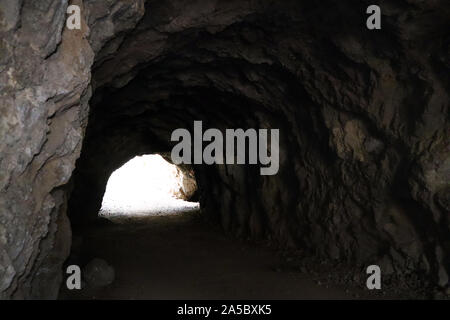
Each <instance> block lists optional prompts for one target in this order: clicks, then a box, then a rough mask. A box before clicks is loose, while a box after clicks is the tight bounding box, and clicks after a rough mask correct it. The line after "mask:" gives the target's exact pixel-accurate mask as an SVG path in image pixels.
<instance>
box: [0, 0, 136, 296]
mask: <svg viewBox="0 0 450 320" xmlns="http://www.w3.org/2000/svg"><path fill="white" fill-rule="evenodd" d="M138 3H139V2H136V4H130V3H129V2H127V1H125V2H124V1H112V2H111V1H109V2H104V1H84V6H83V3H82V2H81V1H73V4H78V5H80V6H81V8H82V12H83V16H82V29H81V30H69V29H67V28H65V24H66V9H67V6H68V1H66V0H62V1H59V0H58V1H56V0H42V1H33V0H6V1H1V3H0V39H1V40H0V114H1V118H0V137H1V142H0V298H16V299H20V298H55V297H56V296H57V293H58V290H59V284H60V281H61V279H62V270H61V266H62V263H63V261H64V260H65V258H66V257H67V255H68V254H69V251H70V238H71V232H70V226H69V222H68V219H67V216H66V213H65V211H66V202H67V192H65V191H64V188H63V186H64V185H65V184H66V183H67V182H68V181H69V179H70V177H71V174H72V171H73V169H74V167H75V161H76V159H77V158H78V156H79V153H80V149H81V144H82V139H83V135H84V129H85V127H86V124H87V116H88V101H89V99H90V95H91V90H90V81H91V66H92V64H93V61H94V55H95V51H96V50H97V49H98V47H100V46H101V45H102V44H103V42H105V41H107V40H108V39H109V38H110V37H111V36H113V35H114V34H115V33H116V32H122V31H123V30H126V29H127V24H128V25H130V26H131V25H132V22H133V21H136V20H138V18H139V14H136V13H137V12H139V10H140V11H141V12H143V7H142V2H141V6H140V7H139V6H138ZM113 4H114V5H115V6H113ZM107 5H110V6H111V7H112V8H113V9H109V8H108V7H107ZM114 8H115V9H114ZM118 8H119V9H121V10H122V12H123V11H124V12H128V13H130V12H132V13H133V14H130V15H131V16H132V19H128V18H126V17H123V16H121V15H118V14H116V15H115V16H114V18H112V17H110V18H108V19H104V15H108V14H113V13H114V12H116V11H118ZM124 9H127V10H124ZM95 10H99V11H100V16H99V13H97V14H95V13H96V11H95ZM125 15H126V14H125ZM100 18H101V23H99V24H101V25H102V26H101V27H100V26H97V25H96V23H95V22H96V20H95V19H100ZM134 19H135V20H134ZM87 21H89V22H90V24H91V26H94V27H95V30H94V32H90V29H89V27H88V25H87V24H86V23H87ZM116 22H117V25H118V26H119V27H116V24H115V23H116ZM105 25H106V26H105ZM107 31H109V33H108V32H107Z"/></svg>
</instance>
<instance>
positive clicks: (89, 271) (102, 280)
mask: <svg viewBox="0 0 450 320" xmlns="http://www.w3.org/2000/svg"><path fill="white" fill-rule="evenodd" d="M83 276H84V279H85V280H86V282H87V283H88V285H89V286H91V287H104V286H107V285H109V284H111V283H112V282H113V281H114V277H115V272H114V268H113V267H112V266H110V265H109V264H108V263H107V262H106V261H105V260H103V259H99V258H94V259H93V260H91V261H90V262H89V263H88V264H87V265H86V266H85V267H84V270H83Z"/></svg>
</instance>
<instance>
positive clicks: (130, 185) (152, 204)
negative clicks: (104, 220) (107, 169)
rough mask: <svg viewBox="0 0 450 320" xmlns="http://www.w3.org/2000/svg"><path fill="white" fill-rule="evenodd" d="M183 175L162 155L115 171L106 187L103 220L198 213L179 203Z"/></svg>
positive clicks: (192, 205)
mask: <svg viewBox="0 0 450 320" xmlns="http://www.w3.org/2000/svg"><path fill="white" fill-rule="evenodd" d="M182 185H183V173H182V172H181V171H180V170H178V168H177V167H176V166H175V165H173V164H171V163H169V162H167V161H166V160H164V159H163V158H162V157H161V156H160V155H144V156H137V157H135V158H133V159H131V160H130V161H128V162H127V163H125V164H124V165H123V166H122V167H120V168H119V169H117V170H116V171H114V172H113V173H112V174H111V176H110V178H109V180H108V184H107V186H106V191H105V195H104V196H103V202H102V208H101V210H100V213H99V215H100V216H106V217H107V216H118V215H166V214H174V213H180V212H185V211H192V210H197V209H198V208H199V204H198V203H196V202H188V201H184V200H181V199H177V198H176V196H175V194H176V193H177V192H179V190H180V189H181V188H182Z"/></svg>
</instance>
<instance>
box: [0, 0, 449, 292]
mask: <svg viewBox="0 0 450 320" xmlns="http://www.w3.org/2000/svg"><path fill="white" fill-rule="evenodd" d="M74 2H75V3H76V1H74ZM369 4H371V3H370V2H369V1H356V0H354V1H331V0H325V1H320V2H311V1H276V2H274V1H264V0H258V1H255V0H252V1H242V0H239V1H237V0H236V1H234V0H231V1H207V0H196V1H193V2H189V3H187V2H185V1H181V0H170V1H146V2H145V8H144V1H133V2H130V1H125V0H121V1H120V0H109V1H100V0H89V1H84V7H83V10H82V12H83V29H82V30H81V31H69V30H65V28H64V12H65V8H66V6H67V1H56V0H45V1H31V0H28V1H27V0H23V1H12V0H7V1H2V2H1V3H0V33H1V37H0V39H1V40H0V49H1V51H0V114H1V118H0V136H1V137H2V138H1V144H0V174H1V176H0V297H6V298H10V297H12V298H20V297H54V296H55V295H56V291H55V288H57V283H58V282H59V278H58V277H54V276H53V275H59V274H60V266H61V263H62V261H63V260H64V258H65V257H66V256H67V250H68V246H69V244H70V228H69V227H68V226H67V218H66V216H65V212H66V201H67V198H68V196H69V194H70V201H69V215H70V218H71V221H72V223H74V224H76V223H82V222H83V221H85V220H89V218H92V217H94V218H95V216H96V214H97V212H98V209H99V207H100V205H101V199H102V195H103V192H104V189H105V186H106V182H107V178H108V176H109V174H110V173H111V172H112V171H113V170H114V169H116V168H117V167H119V166H120V165H121V164H123V163H125V162H126V161H127V160H129V159H130V158H132V157H133V156H135V155H137V154H144V153H163V152H168V151H170V148H171V145H170V144H169V143H168V142H169V141H170V133H171V131H172V130H173V129H175V128H190V127H192V124H193V121H194V120H203V122H204V126H205V127H214V128H220V129H225V128H239V127H241V128H244V129H245V128H250V127H251V128H280V129H281V131H280V134H281V136H280V170H279V173H278V174H277V175H276V176H260V175H259V170H258V168H256V167H255V166H245V167H244V166H237V165H227V166H196V167H195V175H196V177H197V181H198V184H199V190H200V201H201V205H202V212H204V214H206V215H207V216H208V217H209V218H210V219H211V220H214V221H216V222H218V223H220V224H221V225H222V226H223V228H224V229H225V230H226V231H228V232H232V233H235V234H237V235H239V236H243V237H244V236H246V237H247V236H249V237H252V238H267V239H271V240H272V241H273V242H276V243H278V244H279V245H280V246H281V247H293V248H302V249H303V250H305V252H308V253H309V254H310V255H311V256H315V257H318V258H320V259H326V260H330V261H333V260H336V261H345V262H348V263H349V264H352V265H357V266H364V265H368V264H380V266H382V268H383V270H386V271H387V272H389V273H392V274H394V275H403V276H404V275H407V274H414V275H417V276H420V277H424V278H425V279H427V280H428V281H429V283H430V284H431V285H434V286H440V287H441V288H445V287H446V286H448V285H449V284H448V281H449V274H450V210H449V208H450V200H449V199H450V183H449V181H450V179H449V178H450V144H449V143H450V142H449V141H450V139H449V135H450V125H449V92H450V78H449V75H450V73H449V69H450V55H449V53H450V33H449V31H448V30H450V28H449V27H450V21H449V19H448V17H449V16H450V5H449V4H448V1H446V0H436V1H419V0H409V1H402V0H396V1H379V5H380V6H381V7H382V13H383V17H382V25H383V28H382V30H378V31H369V30H367V29H366V27H365V19H366V15H365V10H366V8H367V6H368V5H369ZM41 30H46V32H42V31H41ZM91 74H92V80H91ZM91 87H92V93H93V94H92V99H91V100H90V111H91V112H90V116H89V123H88V124H87V113H88V101H89V98H90V96H91ZM86 124H87V130H86V132H84V129H85V127H86ZM82 139H84V140H83V149H82V151H81V157H80V158H79V159H78V161H77V164H76V170H75V172H74V174H73V175H72V171H73V169H74V166H75V160H76V159H77V157H78V155H79V153H80V147H81V141H82ZM71 176H72V178H73V179H72V180H71V183H70V184H69V185H67V182H68V180H69V178H70V177H71ZM403 279H404V280H403V281H405V282H407V281H408V278H407V277H404V278H403ZM49 283H50V284H49Z"/></svg>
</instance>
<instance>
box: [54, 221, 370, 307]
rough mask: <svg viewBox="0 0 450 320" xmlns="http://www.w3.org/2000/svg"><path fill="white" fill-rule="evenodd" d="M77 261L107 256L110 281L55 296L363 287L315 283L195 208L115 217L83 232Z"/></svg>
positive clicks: (251, 294)
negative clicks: (111, 274)
mask: <svg viewBox="0 0 450 320" xmlns="http://www.w3.org/2000/svg"><path fill="white" fill-rule="evenodd" d="M75 237H76V238H80V237H82V239H83V241H82V245H80V249H81V251H80V252H82V260H83V261H85V262H87V261H89V260H90V259H93V258H101V259H104V260H106V261H107V262H108V263H109V264H110V265H112V266H113V267H114V269H115V281H114V282H113V283H112V284H111V285H109V286H107V287H103V288H88V287H87V286H86V287H85V288H82V289H81V290H72V291H69V290H67V289H65V285H64V283H63V287H62V289H61V292H60V299H353V298H355V297H364V292H363V290H359V291H358V290H357V289H356V290H349V289H348V288H344V287H340V286H337V285H336V286H328V285H327V286H325V285H324V284H322V285H319V284H318V283H317V282H318V281H317V278H316V277H315V276H312V275H309V274H304V273H301V272H299V271H294V270H285V269H284V268H283V267H282V266H283V258H282V256H281V255H280V254H278V253H276V252H275V251H274V249H273V248H270V247H268V246H267V245H262V244H255V243H249V242H247V241H243V240H239V239H234V238H230V237H229V236H227V235H224V233H223V232H221V231H220V229H218V228H217V229H216V227H214V226H211V225H210V224H207V223H206V222H204V221H203V220H202V219H201V218H200V215H199V213H198V212H194V213H193V212H190V213H185V214H177V215H170V216H156V217H155V216H151V217H142V218H141V219H133V220H130V219H124V220H122V221H120V220H117V221H115V222H114V223H106V224H102V225H99V226H92V227H90V228H89V229H86V230H84V231H83V234H82V235H76V234H75ZM369 298H370V297H369Z"/></svg>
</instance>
